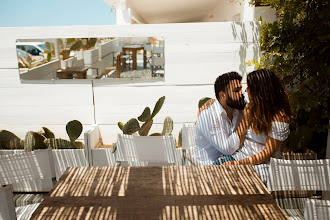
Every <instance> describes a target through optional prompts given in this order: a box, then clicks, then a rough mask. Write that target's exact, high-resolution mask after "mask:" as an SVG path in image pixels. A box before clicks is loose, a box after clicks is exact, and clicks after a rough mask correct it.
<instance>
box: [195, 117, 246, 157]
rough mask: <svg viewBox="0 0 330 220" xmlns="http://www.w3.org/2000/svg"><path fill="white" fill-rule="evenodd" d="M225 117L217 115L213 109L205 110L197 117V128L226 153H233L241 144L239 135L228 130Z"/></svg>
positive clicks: (219, 149)
mask: <svg viewBox="0 0 330 220" xmlns="http://www.w3.org/2000/svg"><path fill="white" fill-rule="evenodd" d="M225 123H228V122H227V121H225V120H223V118H222V117H221V116H220V117H216V116H215V115H214V113H213V114H212V112H211V111H207V112H206V111H203V112H202V114H201V115H200V116H199V117H198V119H197V124H196V129H199V131H200V132H201V133H202V134H203V136H204V137H205V138H206V139H207V140H208V141H209V142H210V144H211V145H212V146H214V147H215V148H216V149H217V150H218V151H220V152H221V153H222V154H224V155H231V154H233V153H234V152H235V151H236V150H238V148H239V145H240V140H239V136H238V135H237V134H236V133H235V132H233V133H231V132H228V130H230V129H226V126H228V125H226V124H225Z"/></svg>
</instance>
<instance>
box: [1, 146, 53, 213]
mask: <svg viewBox="0 0 330 220" xmlns="http://www.w3.org/2000/svg"><path fill="white" fill-rule="evenodd" d="M55 177H56V173H55V166H54V159H53V153H52V149H51V148H48V149H42V150H35V151H32V152H23V153H17V154H9V155H1V156H0V219H8V220H12V219H16V218H17V216H16V212H15V205H14V200H13V186H12V185H11V184H15V183H20V182H23V181H31V180H37V179H39V180H43V179H47V178H51V179H52V178H55ZM28 188H29V187H28ZM49 190H50V189H49ZM36 207H37V206H34V208H36ZM31 211H33V210H30V209H26V210H25V211H22V212H21V213H20V216H24V215H25V214H26V213H28V212H31ZM18 219H20V217H18ZM24 219H25V218H24Z"/></svg>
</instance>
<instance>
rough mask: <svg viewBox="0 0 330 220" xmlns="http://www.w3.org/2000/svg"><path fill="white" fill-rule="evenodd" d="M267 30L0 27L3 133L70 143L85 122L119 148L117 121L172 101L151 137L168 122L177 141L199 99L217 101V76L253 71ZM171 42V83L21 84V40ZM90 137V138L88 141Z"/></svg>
mask: <svg viewBox="0 0 330 220" xmlns="http://www.w3.org/2000/svg"><path fill="white" fill-rule="evenodd" d="M259 35H260V24H259V23H257V22H214V23H207V22H205V23H184V24H149V25H130V26H73V27H72V26H71V27H30V28H0V36H1V41H0V100H1V101H0V117H1V119H0V129H7V130H10V131H12V132H14V133H16V134H17V135H18V136H20V137H24V135H25V132H27V131H29V130H38V129H39V127H41V126H47V127H48V128H50V129H52V130H53V131H54V133H55V135H56V136H58V137H64V138H67V137H66V136H67V135H66V131H65V124H66V123H67V122H68V121H70V120H73V119H77V120H80V121H81V122H82V123H83V125H84V127H85V129H88V126H90V125H92V124H93V123H98V124H100V130H101V135H102V137H103V140H104V143H106V144H111V143H112V142H114V141H115V139H116V135H117V133H119V132H120V130H119V129H118V127H117V122H118V121H122V122H126V121H127V120H129V119H130V118H132V117H138V116H139V115H140V114H141V113H142V111H143V109H144V107H146V106H149V107H150V108H151V109H153V107H154V105H155V103H156V101H157V100H158V98H160V97H161V96H163V95H165V96H166V100H165V103H164V106H163V108H162V110H161V111H160V112H159V114H158V115H157V116H156V117H155V120H154V123H155V125H154V126H153V128H152V130H151V132H161V130H162V122H163V120H164V118H165V117H166V116H170V117H172V118H173V120H174V123H175V124H174V132H175V134H176V135H177V133H178V132H179V130H180V129H181V128H182V123H194V122H195V120H196V112H197V104H198V101H199V99H200V98H202V97H205V96H210V97H214V89H213V83H214V81H215V79H216V77H217V76H219V75H220V74H223V73H225V72H228V71H238V72H239V73H241V74H242V75H243V76H244V77H245V76H246V73H247V72H249V71H251V70H253V67H247V66H246V65H245V64H244V63H245V62H246V61H248V60H251V59H258V58H259V53H260V48H259ZM150 36H161V37H163V38H164V40H165V80H163V81H155V80H145V81H142V80H137V79H136V80H124V79H119V80H117V79H106V80H93V81H92V80H80V81H73V80H72V81H70V80H60V81H52V82H45V81H43V82H39V83H37V81H33V82H31V83H23V84H22V83H21V81H20V79H19V75H18V70H17V58H16V49H15V40H16V39H29V38H31V39H33V38H39V39H40V38H69V37H150ZM81 137H83V135H82V136H81Z"/></svg>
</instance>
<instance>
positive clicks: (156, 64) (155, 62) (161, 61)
mask: <svg viewBox="0 0 330 220" xmlns="http://www.w3.org/2000/svg"><path fill="white" fill-rule="evenodd" d="M164 65H165V57H154V56H153V57H152V59H151V72H152V74H153V75H159V76H160V75H164V74H165V71H164Z"/></svg>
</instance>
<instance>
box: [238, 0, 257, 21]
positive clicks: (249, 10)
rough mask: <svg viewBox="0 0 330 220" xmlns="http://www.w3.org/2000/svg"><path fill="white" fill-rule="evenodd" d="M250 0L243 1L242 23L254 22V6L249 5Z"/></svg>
mask: <svg viewBox="0 0 330 220" xmlns="http://www.w3.org/2000/svg"><path fill="white" fill-rule="evenodd" d="M249 2H250V0H244V2H243V3H242V4H243V11H242V13H241V14H242V21H254V20H255V14H254V11H255V10H254V5H250V4H249Z"/></svg>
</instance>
